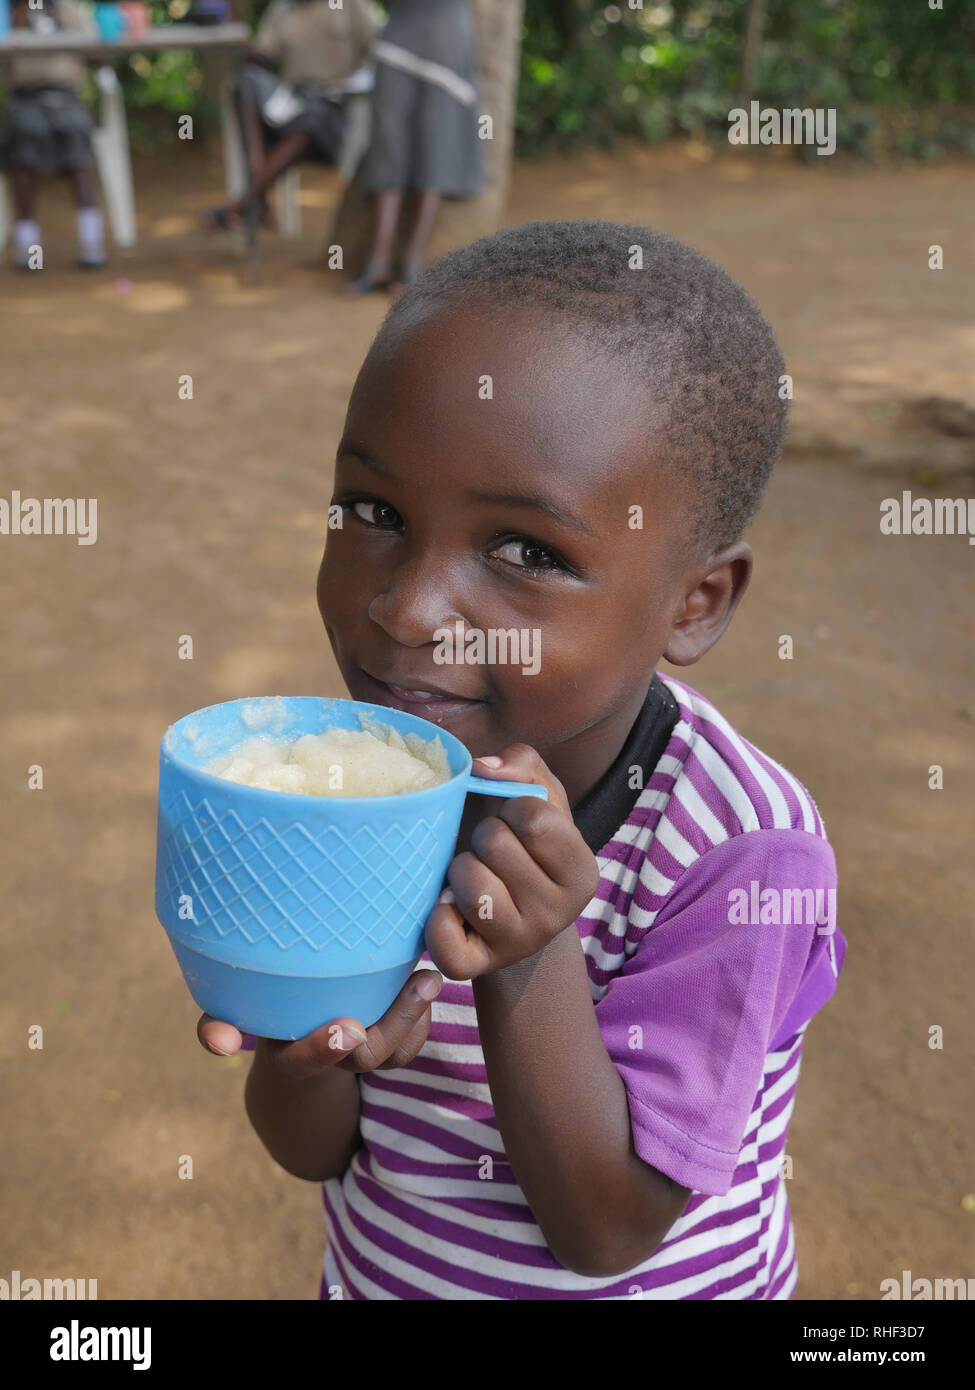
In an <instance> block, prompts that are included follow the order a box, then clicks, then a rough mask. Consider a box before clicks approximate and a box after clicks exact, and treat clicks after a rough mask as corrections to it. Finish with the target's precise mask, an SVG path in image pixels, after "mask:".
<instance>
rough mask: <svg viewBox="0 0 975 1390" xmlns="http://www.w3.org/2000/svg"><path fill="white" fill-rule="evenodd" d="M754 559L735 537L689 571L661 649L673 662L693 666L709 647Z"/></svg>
mask: <svg viewBox="0 0 975 1390" xmlns="http://www.w3.org/2000/svg"><path fill="white" fill-rule="evenodd" d="M754 562H755V557H754V555H753V553H752V548H751V546H750V545H748V544H747V543H746V542H745V541H735V542H734V544H733V545H727V546H725V547H724V549H723V550H719V551H717V552H716V553H715V554H713V555H711V556H710V557H709V559H708V561H707V565H706V566H705V567H704V568H703V569H701V568H698V569H697V571H696V572H695V571H692V572H691V573H690V574H689V575H688V579H687V583H688V587H687V588H686V589H685V597H684V602H683V604H682V606H681V608H680V610H679V612H678V613H677V616H676V617H675V619H674V625H673V628H672V629H671V634H670V641H669V642H668V643H667V646H666V647H665V648H664V652H663V655H664V657H665V658H666V660H667V661H669V662H670V663H671V665H672V666H693V664H694V662H695V661H699V660H700V658H701V657H702V656H703V655H704V653H705V652H707V651H710V650H711V648H712V647H713V646H714V644H715V642H717V640H718V638H719V637H720V636H721V635H722V633H723V632H724V630H725V628H726V627H727V626H728V624H729V623H730V622H731V617H732V614H733V613H734V611H735V609H736V608H737V607H738V604H739V603H740V602H741V599H742V596H743V595H744V592H745V590H746V589H747V588H748V581H749V580H750V579H751V577H752V568H753V565H754Z"/></svg>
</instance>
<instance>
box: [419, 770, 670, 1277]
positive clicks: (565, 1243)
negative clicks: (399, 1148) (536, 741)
mask: <svg viewBox="0 0 975 1390" xmlns="http://www.w3.org/2000/svg"><path fill="white" fill-rule="evenodd" d="M475 770H476V771H477V772H478V773H480V772H481V768H476V769H475ZM485 771H487V769H485ZM490 771H491V773H492V774H493V775H494V776H503V777H505V778H506V779H508V780H511V779H514V780H516V781H521V782H537V783H541V784H542V785H544V786H547V787H548V789H549V801H548V802H543V801H540V800H538V799H536V798H531V799H529V798H528V797H523V798H516V799H514V800H511V801H508V802H506V803H505V805H504V807H503V809H501V810H499V812H498V815H497V816H490V817H488V818H487V819H485V820H483V821H481V823H480V824H479V825H478V826H477V827H476V829H475V830H474V833H473V836H472V839H471V847H472V850H473V853H471V852H466V853H463V854H459V855H458V856H457V857H456V858H455V859H454V860H453V861H452V863H451V866H450V869H449V870H448V880H449V882H450V886H451V889H452V891H453V892H454V893H455V894H456V899H457V907H453V906H451V905H450V904H449V903H442V904H441V905H438V906H437V907H436V908H435V909H434V912H433V914H431V917H430V920H429V922H428V925H427V945H428V949H429V952H430V955H431V956H432V957H433V959H434V961H435V963H436V964H437V966H438V967H439V968H440V970H441V971H443V973H444V974H445V975H446V976H447V978H448V979H466V978H470V979H471V980H472V982H473V989H474V1002H475V1005H476V1008H477V1021H478V1031H479V1033H480V1040H481V1047H482V1049H483V1052H484V1062H485V1066H486V1069H487V1074H488V1083H489V1085H490V1088H491V1098H492V1101H493V1104H494V1110H495V1114H496V1116H497V1121H498V1127H499V1129H500V1131H501V1137H502V1139H503V1141H504V1147H505V1153H506V1154H507V1156H508V1160H509V1162H510V1164H511V1167H512V1170H513V1172H514V1174H515V1177H516V1179H517V1181H518V1185H519V1186H520V1187H521V1189H522V1191H523V1192H524V1194H525V1197H526V1199H527V1201H528V1205H529V1206H530V1207H531V1210H532V1214H533V1216H534V1217H535V1220H536V1222H537V1223H538V1225H539V1227H540V1228H541V1231H542V1234H543V1235H544V1236H545V1241H546V1243H547V1245H548V1247H549V1250H550V1251H551V1253H552V1255H553V1256H554V1257H555V1259H556V1260H558V1262H559V1263H560V1264H562V1265H564V1266H565V1267H566V1268H567V1269H570V1270H572V1271H573V1273H576V1274H579V1275H583V1276H586V1277H589V1278H605V1277H611V1276H613V1275H615V1274H620V1273H622V1272H624V1271H625V1270H627V1269H632V1268H633V1267H634V1266H635V1265H637V1264H640V1263H642V1262H643V1261H644V1260H646V1259H648V1258H649V1256H650V1255H651V1254H652V1253H653V1251H654V1250H655V1249H656V1248H657V1246H658V1245H659V1244H660V1243H661V1242H662V1241H663V1239H664V1237H665V1236H666V1234H667V1232H668V1231H669V1230H670V1227H671V1226H672V1225H673V1224H674V1222H675V1221H676V1220H677V1218H678V1217H679V1216H680V1214H681V1212H682V1211H683V1209H684V1207H685V1205H686V1203H687V1200H688V1198H689V1196H690V1191H691V1189H690V1188H686V1187H681V1186H679V1185H678V1184H677V1183H675V1182H672V1181H671V1179H670V1178H668V1177H666V1176H665V1175H664V1174H663V1173H661V1172H659V1171H658V1170H657V1169H655V1168H653V1167H651V1166H650V1164H648V1163H646V1162H644V1161H643V1160H642V1159H641V1158H639V1157H638V1156H637V1154H636V1152H635V1150H634V1146H633V1137H632V1132H631V1126H630V1115H629V1106H628V1101H627V1094H626V1088H625V1086H624V1083H623V1080H622V1078H621V1077H620V1074H619V1072H618V1071H617V1069H616V1067H615V1066H614V1064H613V1061H612V1059H611V1057H610V1056H609V1053H608V1052H607V1050H606V1047H605V1045H604V1043H603V1040H602V1037H601V1035H600V1030H599V1024H598V1022H597V1018H596V1013H595V1010H594V1008H593V1003H592V994H591V991H590V987H589V978H588V974H587V971H586V964H585V957H584V954H583V951H582V945H581V942H580V940H579V936H578V933H577V932H576V931H574V930H567V929H566V928H567V927H569V928H571V927H572V926H573V925H574V923H575V920H576V918H577V917H578V915H579V913H580V912H582V911H583V909H584V908H585V907H586V904H587V903H588V902H589V901H590V900H591V898H592V895H593V893H594V892H595V891H596V888H597V887H598V883H599V872H598V866H597V864H596V860H595V856H594V855H593V854H592V853H591V851H590V850H589V849H588V847H587V846H586V844H585V841H584V840H583V839H582V836H581V835H580V834H579V831H578V830H577V829H576V827H575V825H574V824H573V822H572V818H571V814H570V812H569V806H568V802H567V800H566V796H565V792H564V790H563V788H562V786H561V784H560V783H559V782H558V781H556V779H555V778H554V777H553V776H552V774H551V772H550V771H549V770H548V768H547V767H546V765H545V763H544V762H543V761H542V759H541V758H540V757H539V755H538V754H537V753H536V752H535V751H534V749H531V748H528V747H527V746H526V745H521V744H519V745H514V746H512V747H510V748H507V749H505V750H504V754H503V772H498V771H495V770H493V769H491V770H490ZM485 894H486V895H487V896H488V898H489V900H490V902H491V916H490V918H489V920H486V921H485V920H482V918H483V913H481V912H480V911H479V908H480V907H481V904H482V903H483V901H484V895H485ZM458 909H460V910H458ZM462 913H463V917H462V915H461V914H462ZM464 917H466V919H467V922H469V923H472V924H473V927H469V926H467V925H466V924H465V922H464V920H463V918H464Z"/></svg>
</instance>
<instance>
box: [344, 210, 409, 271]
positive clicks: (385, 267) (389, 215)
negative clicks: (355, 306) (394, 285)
mask: <svg viewBox="0 0 975 1390" xmlns="http://www.w3.org/2000/svg"><path fill="white" fill-rule="evenodd" d="M402 202H403V190H402V189H401V188H382V189H380V190H379V192H378V193H376V194H374V195H373V207H372V215H373V231H372V247H371V249H370V252H369V259H368V260H367V261H366V265H365V269H364V270H363V271H362V273H361V274H360V275H359V276H358V277H357V278H356V279H355V280H353V281H352V283H351V284H350V285H349V286H348V289H347V293H348V294H366V293H367V292H368V291H369V290H371V289H375V288H376V287H377V286H382V285H387V284H389V281H390V277H391V275H392V269H393V244H394V242H395V240H396V224H397V222H398V221H399V211H400V207H401V205H402Z"/></svg>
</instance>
